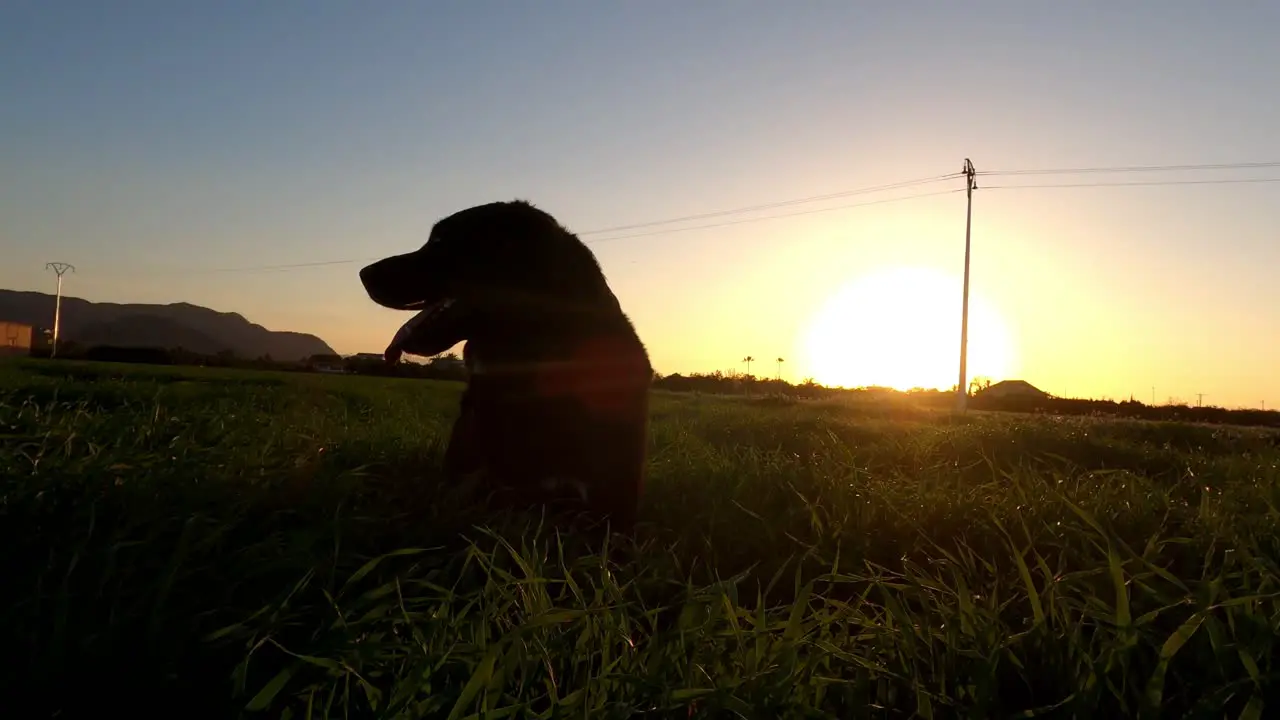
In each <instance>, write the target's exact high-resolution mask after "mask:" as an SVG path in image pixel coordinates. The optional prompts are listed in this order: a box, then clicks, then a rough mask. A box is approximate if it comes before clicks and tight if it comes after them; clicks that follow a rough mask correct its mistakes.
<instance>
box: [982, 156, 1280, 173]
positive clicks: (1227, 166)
mask: <svg viewBox="0 0 1280 720" xmlns="http://www.w3.org/2000/svg"><path fill="white" fill-rule="evenodd" d="M1275 167H1280V160H1277V161H1267V162H1243V163H1209V164H1200V165H1117V166H1111V167H1079V168H1057V169H1043V170H984V171H981V172H979V173H978V175H984V176H994V175H1084V174H1089V173H1120V172H1187V171H1196V170H1246V169H1259V168H1275Z"/></svg>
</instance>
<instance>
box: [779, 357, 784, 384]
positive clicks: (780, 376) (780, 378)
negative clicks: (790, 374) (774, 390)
mask: <svg viewBox="0 0 1280 720" xmlns="http://www.w3.org/2000/svg"><path fill="white" fill-rule="evenodd" d="M784 362H786V360H783V359H782V358H778V377H777V380H778V382H782V363H784Z"/></svg>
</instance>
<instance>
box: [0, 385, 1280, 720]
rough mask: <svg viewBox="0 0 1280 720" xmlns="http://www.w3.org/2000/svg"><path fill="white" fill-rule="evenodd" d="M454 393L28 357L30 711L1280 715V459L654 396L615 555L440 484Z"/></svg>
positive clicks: (20, 558)
mask: <svg viewBox="0 0 1280 720" xmlns="http://www.w3.org/2000/svg"><path fill="white" fill-rule="evenodd" d="M459 391H460V386H457V385H449V384H435V383H431V382H426V381H406V380H381V379H373V378H353V377H333V376H319V375H286V374H274V373H248V372H234V371H225V372H214V371H197V370H193V369H173V370H169V369H159V370H158V369H154V368H129V367H122V366H110V365H87V364H85V365H77V364H73V363H62V362H58V363H33V362H25V361H24V362H9V363H7V364H3V365H0V469H2V471H3V476H2V480H0V482H2V486H0V487H2V489H0V542H2V543H3V545H0V557H2V558H3V559H2V560H0V563H2V566H0V595H2V596H0V613H2V615H0V637H2V638H3V640H4V643H5V645H4V646H5V647H6V648H8V649H9V652H10V660H9V667H12V668H16V669H17V670H15V671H14V672H12V673H10V674H9V675H8V677H6V678H4V680H3V681H0V682H3V683H4V687H3V690H4V691H5V693H6V701H5V702H4V703H3V705H4V706H5V707H12V706H15V705H13V704H14V703H17V702H19V701H22V702H26V703H35V707H41V708H44V709H47V710H48V711H50V712H52V711H53V710H54V709H56V708H60V707H61V708H64V709H65V710H66V711H67V712H71V711H74V710H77V709H86V708H87V709H92V710H97V711H103V710H105V709H107V708H110V707H120V708H124V709H125V710H126V711H128V712H131V713H138V712H142V711H146V710H149V709H152V708H156V707H163V708H165V709H166V710H168V711H170V712H173V711H175V710H181V712H182V713H183V714H184V715H193V714H194V715H201V714H208V715H212V716H221V717H227V716H234V715H235V714H236V713H239V712H242V711H246V709H247V712H248V714H249V715H251V716H252V715H255V714H257V715H261V716H264V717H284V716H289V717H294V718H299V717H424V718H437V717H439V718H445V717H448V718H463V717H471V718H478V717H489V718H499V717H501V718H526V717H545V718H550V717H578V718H582V717H591V718H611V717H619V718H621V717H634V716H643V717H680V718H686V717H691V716H692V717H752V718H757V717H758V718H783V717H787V718H790V717H806V718H807V717H841V718H857V717H909V716H919V717H936V718H942V717H971V718H995V717H1029V716H1037V715H1038V716H1043V717H1081V718H1084V717H1139V718H1148V717H1151V718H1154V717H1215V718H1220V717H1224V716H1225V717H1232V718H1236V717H1239V718H1261V717H1267V716H1271V715H1272V714H1273V713H1275V712H1277V711H1278V710H1280V682H1278V677H1280V667H1277V662H1278V661H1280V572H1278V571H1277V564H1276V563H1277V550H1278V546H1280V533H1278V532H1277V530H1278V528H1277V519H1278V518H1280V513H1277V506H1278V505H1280V492H1278V488H1280V485H1278V483H1277V480H1278V479H1280V470H1278V469H1277V468H1278V464H1280V441H1278V436H1277V435H1275V434H1270V433H1268V432H1265V431H1262V430H1251V429H1247V428H1225V427H1206V426H1190V425H1174V424H1154V423H1138V422H1103V421H1098V420H1090V419H1082V418H1081V419H1054V418H1044V417H1030V416H1014V415H1005V416H1000V415H973V416H970V417H968V418H953V417H950V416H948V415H946V414H939V413H932V412H928V411H923V410H915V409H912V408H911V407H909V406H903V405H898V406H892V407H890V406H874V405H862V406H856V405H849V404H841V403H839V402H827V403H788V402H784V401H778V400H766V399H760V400H751V399H731V398H713V397H696V396H680V395H672V394H662V393H657V394H655V396H654V403H653V410H652V416H653V422H652V433H651V435H652V452H651V458H650V468H649V480H648V486H647V489H646V498H645V505H644V507H643V509H642V519H643V525H642V527H641V528H640V529H639V530H637V532H636V533H635V534H634V537H633V538H630V539H627V538H622V537H618V536H614V538H612V539H611V540H610V541H609V542H610V546H609V547H601V546H592V545H590V544H589V541H588V540H586V539H585V538H584V537H579V536H574V535H571V534H568V533H563V532H560V533H558V532H557V531H556V530H555V529H554V528H550V527H547V526H546V525H545V524H540V521H539V518H538V517H537V516H534V515H520V514H504V515H493V514H487V513H486V512H485V510H484V508H483V507H481V506H479V505H477V504H476V503H475V502H473V501H472V500H470V499H469V498H468V497H467V496H466V495H465V493H464V492H463V491H462V490H460V489H458V488H450V487H446V486H443V485H442V484H441V482H440V477H439V472H438V466H439V461H440V456H441V453H442V451H443V443H444V441H445V438H446V437H447V432H448V428H449V423H450V420H451V418H452V413H453V411H454V403H455V402H456V399H457V395H458V392H459ZM255 711H259V712H255ZM64 716H66V715H65V714H64Z"/></svg>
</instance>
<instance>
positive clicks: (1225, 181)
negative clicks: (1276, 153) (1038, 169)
mask: <svg viewBox="0 0 1280 720" xmlns="http://www.w3.org/2000/svg"><path fill="white" fill-rule="evenodd" d="M1275 182H1280V178H1218V179H1215V180H1151V181H1136V182H1092V183H1050V184H1035V185H983V186H982V189H983V190H1021V189H1034V188H1092V187H1156V186H1160V185H1242V184H1249V183H1275Z"/></svg>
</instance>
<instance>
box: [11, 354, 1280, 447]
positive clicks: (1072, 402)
mask: <svg viewBox="0 0 1280 720" xmlns="http://www.w3.org/2000/svg"><path fill="white" fill-rule="evenodd" d="M32 355H33V356H35V357H46V358H47V357H49V351H48V349H47V348H41V349H33V350H32ZM58 358H60V359H67V360H82V361H90V362H94V361H96V362H117V363H141V364H149V365H188V366H195V367H217V368H239V369H246V370H280V371H286V372H315V373H340V374H349V375H368V376H378V377H399V378H417V379H424V380H452V381H458V382H462V381H465V380H466V378H467V372H466V368H465V367H464V366H463V363H462V360H461V359H460V358H459V357H458V356H457V355H456V354H454V353H446V354H443V355H439V356H436V357H433V358H429V359H428V360H427V361H426V362H422V363H418V362H410V361H401V362H399V363H396V364H394V365H391V364H388V363H386V362H384V361H383V360H382V358H381V357H380V356H376V355H354V356H347V357H343V356H340V355H315V356H312V357H309V358H307V359H305V360H297V361H283V360H276V359H273V358H271V357H270V356H269V355H266V356H262V357H258V358H243V357H239V356H236V355H235V354H234V353H231V352H229V351H224V352H221V353H217V354H215V355H201V354H198V353H193V352H189V351H186V350H184V349H182V348H172V349H162V348H149V347H115V346H103V345H99V346H93V347H83V346H79V345H77V344H75V343H73V342H66V343H61V344H60V345H59V347H58ZM753 359H754V358H753ZM779 362H781V361H779ZM989 385H990V383H986V384H985V386H984V385H983V384H974V385H973V386H971V388H970V389H971V390H976V392H974V393H973V394H972V396H971V398H970V400H969V407H970V408H971V409H973V410H977V411H991V412H1021V413H1032V414H1045V415H1071V416H1082V415H1083V416H1094V417H1114V418H1131V419H1140V420H1153V421H1170V422H1200V423H1215V424H1228V425H1252V426H1272V427H1280V412H1277V411H1275V410H1252V409H1227V408H1222V407H1215V406H1189V405H1186V404H1177V405H1174V404H1170V405H1147V404H1145V403H1142V402H1140V401H1137V400H1134V399H1129V400H1124V401H1120V402H1117V401H1114V400H1092V399H1083V398H1060V397H1053V396H1045V397H996V396H993V395H989V394H986V393H984V392H981V390H982V389H985V387H986V386H989ZM652 387H653V388H654V389H656V390H663V391H667V392H676V393H697V394H706V395H741V396H752V397H774V398H779V399H786V400H826V399H850V400H856V401H863V402H897V403H908V404H910V405H912V406H916V407H927V408H936V409H939V410H944V409H947V408H950V407H952V406H954V403H955V400H956V396H955V389H954V388H952V389H951V390H945V391H944V390H936V389H923V388H917V389H913V390H907V391H899V390H894V389H892V388H882V387H860V388H832V387H826V386H824V385H820V384H818V383H816V382H814V380H813V378H806V379H805V380H804V381H802V382H800V383H791V382H788V381H786V380H783V379H781V378H777V377H774V378H761V377H756V376H755V375H751V374H749V373H748V374H736V373H735V374H726V373H722V372H720V371H715V372H710V373H690V374H681V373H672V374H669V375H662V374H661V373H656V372H655V373H654V376H653V384H652Z"/></svg>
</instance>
